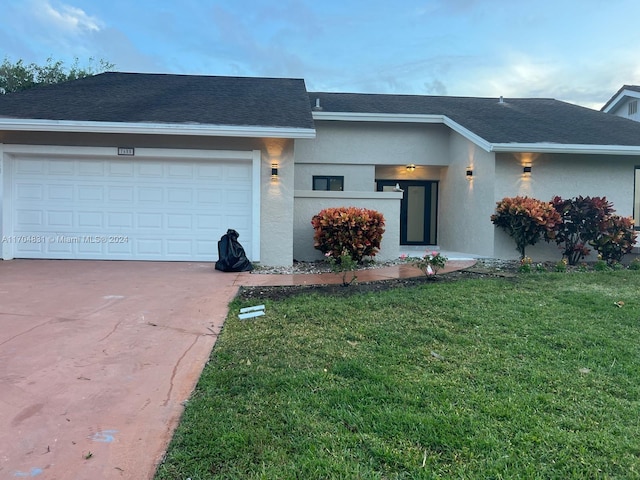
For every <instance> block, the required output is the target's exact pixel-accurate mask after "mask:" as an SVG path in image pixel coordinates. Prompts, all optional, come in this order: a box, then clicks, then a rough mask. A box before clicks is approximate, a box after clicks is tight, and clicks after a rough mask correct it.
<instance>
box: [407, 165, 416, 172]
mask: <svg viewBox="0 0 640 480" xmlns="http://www.w3.org/2000/svg"><path fill="white" fill-rule="evenodd" d="M415 169H416V166H415V165H414V164H413V163H410V164H409V165H407V172H413V171H414V170H415Z"/></svg>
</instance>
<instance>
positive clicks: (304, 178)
mask: <svg viewBox="0 0 640 480" xmlns="http://www.w3.org/2000/svg"><path fill="white" fill-rule="evenodd" d="M298 154H299V153H298V151H297V150H296V157H297V155H298ZM295 170H296V172H295V184H294V185H295V189H296V190H313V176H314V175H334V176H335V175H337V176H343V177H344V191H351V192H372V191H374V190H375V181H374V174H375V167H374V166H373V165H354V164H346V163H342V164H336V163H296V168H295Z"/></svg>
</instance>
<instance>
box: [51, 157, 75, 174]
mask: <svg viewBox="0 0 640 480" xmlns="http://www.w3.org/2000/svg"><path fill="white" fill-rule="evenodd" d="M48 167H49V168H48V172H47V173H49V175H73V174H74V173H75V162H73V161H71V160H69V161H67V162H65V161H63V160H58V161H57V162H49V163H48Z"/></svg>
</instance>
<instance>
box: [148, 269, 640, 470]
mask: <svg viewBox="0 0 640 480" xmlns="http://www.w3.org/2000/svg"><path fill="white" fill-rule="evenodd" d="M345 288H349V287H345ZM256 303H257V302H256V301H255V300H254V301H252V302H251V304H254V305H255V304H256ZM244 306H250V304H247V302H242V301H240V300H236V301H235V302H234V303H233V304H232V305H231V312H230V315H229V318H228V320H227V323H226V325H225V327H224V330H223V332H222V335H221V336H220V338H219V339H218V341H217V344H216V346H215V349H214V352H213V354H212V357H211V361H210V363H209V364H208V365H207V367H206V368H205V371H204V373H203V375H202V377H201V379H200V382H199V384H198V386H197V389H196V392H195V393H194V394H193V397H192V398H191V399H190V400H189V402H188V404H187V407H186V410H185V413H184V416H183V419H182V422H181V424H180V426H179V428H178V430H177V432H176V434H175V436H174V439H173V441H172V443H171V445H170V448H169V451H168V454H167V456H166V459H165V461H164V463H163V464H161V465H160V466H159V468H158V472H157V475H156V478H157V479H171V480H176V479H183V480H186V479H188V478H190V479H191V480H197V479H213V478H221V479H223V478H224V479H233V478H239V479H240V478H263V479H305V480H306V479H329V478H335V479H343V478H345V479H347V478H348V479H351V478H362V479H395V478H398V479H400V478H403V479H404V478H407V479H409V478H411V479H414V478H425V479H428V478H446V479H449V478H460V479H467V478H482V479H488V478H495V479H502V478H505V479H506V478H508V479H513V478H523V479H533V478H544V479H547V478H562V479H569V478H580V479H582V478H585V479H586V478H588V479H591V478H640V272H633V271H619V272H603V273H572V274H560V273H545V274H528V275H526V274H522V275H519V276H518V277H517V278H516V279H486V278H485V279H481V280H473V279H472V280H460V281H456V282H438V281H435V282H427V283H424V284H422V285H419V286H416V287H412V288H396V289H392V290H388V291H385V292H376V293H369V294H355V295H347V296H339V297H335V296H321V295H299V296H295V297H291V298H288V299H285V300H281V301H277V302H266V312H267V314H266V315H265V316H264V317H259V318H258V319H254V320H242V321H241V320H238V318H237V313H238V309H239V308H240V307H244Z"/></svg>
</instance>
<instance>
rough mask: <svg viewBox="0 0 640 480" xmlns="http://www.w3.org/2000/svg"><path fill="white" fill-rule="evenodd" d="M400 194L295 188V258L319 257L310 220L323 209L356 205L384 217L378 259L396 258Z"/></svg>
mask: <svg viewBox="0 0 640 480" xmlns="http://www.w3.org/2000/svg"><path fill="white" fill-rule="evenodd" d="M401 199H402V194H401V193H393V192H368V193H365V192H362V193H359V192H318V191H296V192H295V209H294V215H293V218H294V228H293V236H294V247H293V257H294V258H295V259H296V260H298V261H314V260H319V259H322V254H321V253H320V251H319V250H316V249H315V248H314V247H313V227H312V226H311V219H312V218H313V216H314V215H316V214H317V213H319V212H320V210H322V209H324V208H334V207H358V208H368V209H371V210H376V211H378V212H380V213H382V215H383V216H384V218H385V233H384V234H383V236H382V242H381V245H380V252H379V253H378V255H376V257H375V258H376V259H378V260H391V259H397V258H398V255H399V246H400V222H398V221H396V220H397V219H398V217H399V215H400V200H401Z"/></svg>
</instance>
